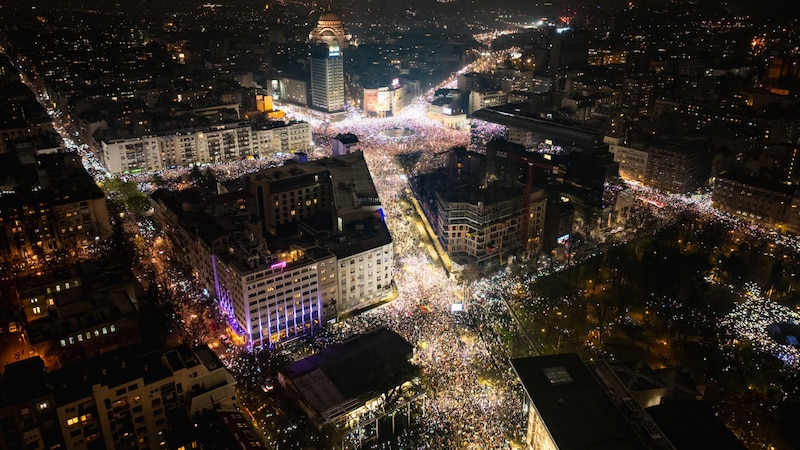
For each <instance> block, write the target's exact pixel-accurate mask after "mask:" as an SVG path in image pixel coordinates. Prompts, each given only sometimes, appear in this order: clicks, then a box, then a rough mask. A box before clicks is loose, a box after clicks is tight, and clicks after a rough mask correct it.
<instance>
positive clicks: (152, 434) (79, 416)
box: [49, 346, 236, 450]
mask: <svg viewBox="0 0 800 450" xmlns="http://www.w3.org/2000/svg"><path fill="white" fill-rule="evenodd" d="M87 366H88V367H67V368H65V369H61V370H58V371H55V372H52V373H50V374H49V378H50V380H51V382H52V383H53V386H54V394H55V397H56V402H57V409H56V410H57V414H58V423H60V425H61V429H62V432H63V435H64V442H65V444H66V448H67V449H70V450H84V449H85V450H90V449H93V448H167V445H166V440H167V435H168V434H169V429H170V427H171V426H174V425H175V424H174V423H170V419H171V418H174V417H175V416H176V415H180V416H183V417H193V416H195V415H196V414H199V413H201V412H203V411H208V410H213V409H215V408H220V407H222V408H226V409H233V408H234V407H235V405H236V391H235V384H236V381H235V380H234V379H233V376H232V375H231V374H230V373H229V372H228V371H227V370H226V369H225V367H224V366H223V365H222V363H221V362H220V360H219V359H218V358H217V356H216V355H215V354H214V353H213V352H212V351H211V350H210V349H209V348H208V347H205V346H203V347H198V348H196V349H194V350H190V349H188V348H187V347H177V348H173V349H170V350H167V351H165V352H156V353H150V354H145V355H141V356H137V357H133V358H132V357H129V356H128V357H125V356H121V357H119V358H117V359H116V360H115V361H109V360H105V359H101V360H100V361H96V362H95V361H92V362H90V363H89V365H87ZM77 370H81V372H82V373H80V374H76V371H77ZM76 375H77V377H76ZM173 420H174V419H173Z"/></svg>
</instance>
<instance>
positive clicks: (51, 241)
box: [0, 150, 111, 264]
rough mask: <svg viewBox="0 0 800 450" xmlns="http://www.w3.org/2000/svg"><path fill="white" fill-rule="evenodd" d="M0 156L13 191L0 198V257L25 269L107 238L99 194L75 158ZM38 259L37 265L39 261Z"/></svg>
mask: <svg viewBox="0 0 800 450" xmlns="http://www.w3.org/2000/svg"><path fill="white" fill-rule="evenodd" d="M32 151H33V150H30V151H29V152H22V153H6V154H2V155H0V161H1V162H0V166H3V167H5V169H3V170H4V171H6V172H8V173H7V175H8V177H9V178H8V179H13V180H16V181H15V182H14V183H15V186H13V187H11V188H10V189H9V190H7V191H5V192H3V193H0V257H2V258H4V259H7V260H10V261H14V262H22V261H25V262H26V264H27V263H29V262H31V261H33V260H38V261H44V260H46V259H49V258H51V257H52V255H53V254H55V253H56V252H67V253H69V252H72V253H79V252H83V251H85V250H87V249H88V248H90V247H93V246H95V245H97V244H98V243H99V242H100V241H101V240H102V239H105V238H106V237H108V236H109V235H110V234H111V223H110V221H109V217H108V210H107V208H106V199H105V194H104V193H103V191H101V190H100V188H99V187H97V185H96V184H95V183H94V180H93V179H92V177H91V176H90V175H89V174H88V173H87V172H86V170H85V169H84V168H83V165H82V164H81V161H80V157H79V156H77V155H76V154H64V153H55V154H42V155H38V156H34V155H33V153H32ZM40 258H41V259H40Z"/></svg>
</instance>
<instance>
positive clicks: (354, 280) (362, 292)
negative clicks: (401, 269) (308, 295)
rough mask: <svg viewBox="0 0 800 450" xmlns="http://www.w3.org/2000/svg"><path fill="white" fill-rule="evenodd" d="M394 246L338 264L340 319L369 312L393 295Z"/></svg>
mask: <svg viewBox="0 0 800 450" xmlns="http://www.w3.org/2000/svg"><path fill="white" fill-rule="evenodd" d="M393 257H394V251H393V246H392V242H391V241H389V243H387V244H384V245H381V246H379V247H374V248H370V249H368V250H366V251H362V252H358V253H354V254H352V255H347V256H345V255H341V256H339V258H338V260H337V271H338V278H339V295H338V297H337V298H338V299H339V302H338V304H337V307H338V313H339V315H342V314H350V313H354V312H357V311H359V310H361V309H365V308H368V307H370V306H373V305H375V304H377V303H380V302H381V301H382V300H384V299H386V298H387V297H388V296H389V295H390V294H391V293H392V279H393V264H392V262H393Z"/></svg>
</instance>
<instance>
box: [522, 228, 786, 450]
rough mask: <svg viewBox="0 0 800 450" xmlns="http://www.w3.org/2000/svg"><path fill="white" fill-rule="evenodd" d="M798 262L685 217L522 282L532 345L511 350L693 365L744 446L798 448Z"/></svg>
mask: <svg viewBox="0 0 800 450" xmlns="http://www.w3.org/2000/svg"><path fill="white" fill-rule="evenodd" d="M797 262H798V261H797V255H796V254H794V253H793V252H790V251H788V250H785V249H783V248H781V247H780V246H777V245H776V244H774V243H773V242H771V241H769V240H766V239H760V238H757V237H754V236H753V235H748V234H743V232H742V230H735V229H733V228H729V227H728V226H726V224H724V223H721V222H717V221H708V220H701V219H699V218H697V217H686V218H684V220H678V221H675V222H674V224H673V225H670V226H668V227H667V228H664V229H662V230H661V231H660V232H658V233H656V234H654V235H646V236H644V237H640V238H637V239H635V240H633V241H631V242H628V243H625V244H622V245H617V246H613V247H610V248H608V249H606V251H604V252H603V253H602V254H600V255H598V256H595V257H593V258H592V259H589V260H587V261H584V262H582V263H581V264H579V265H576V266H573V267H570V268H567V269H566V270H563V271H561V272H558V273H556V274H553V275H550V276H547V277H543V278H537V279H536V280H535V281H533V282H531V283H530V284H527V285H525V284H521V285H519V287H518V288H517V292H514V293H510V294H507V295H508V297H510V298H507V301H508V304H509V307H510V308H511V309H512V314H513V315H515V316H516V318H517V323H518V324H519V325H520V326H521V327H522V328H523V332H524V333H523V334H524V335H526V338H527V339H526V341H527V343H526V345H522V344H521V342H520V341H521V339H515V338H514V337H512V336H511V335H509V336H507V341H506V342H507V345H508V347H509V348H511V349H512V350H511V352H512V354H515V355H516V356H523V355H524V354H525V353H529V351H528V350H527V349H528V348H530V347H531V345H530V344H529V343H532V347H533V348H534V349H535V350H536V351H537V352H539V353H545V354H546V353H557V352H562V353H563V352H577V353H578V354H580V355H581V356H582V357H583V358H585V359H587V360H588V359H590V358H595V359H596V358H610V359H614V360H634V359H635V360H642V361H644V362H646V363H647V364H648V365H649V366H650V367H652V368H661V367H685V368H688V369H689V370H690V371H691V372H692V373H693V374H694V375H695V377H696V378H697V380H698V381H699V382H700V383H701V384H704V385H705V386H706V400H707V401H708V402H709V403H711V404H712V406H714V407H715V409H716V410H717V411H718V412H719V416H720V418H721V419H722V420H723V421H724V422H725V423H726V424H727V425H728V426H729V427H731V428H732V429H734V431H736V433H737V434H738V435H739V436H740V437H741V438H742V440H743V441H744V442H745V443H746V444H747V445H748V447H754V446H758V445H759V441H761V440H762V439H763V438H764V437H768V438H769V439H770V441H771V442H784V443H786V444H787V445H789V443H791V442H800V439H799V438H800V436H798V434H797V433H798V432H797V431H794V430H795V428H796V427H794V426H793V425H792V424H791V423H790V422H789V421H790V420H791V419H790V418H791V417H797V414H798V413H800V408H798V406H797V405H798V403H799V402H798V400H797V399H798V397H797V395H798V385H799V384H800V383H798V377H797V373H798V367H799V364H800V358H798V355H799V353H798V346H797V336H795V335H794V334H795V333H794V331H798V330H800V327H799V326H798V317H799V316H798V314H797V312H798V305H800V295H798V294H797V292H796V291H795V290H794V288H795V286H794V277H795V273H794V271H795V270H796V268H797V267H798V264H797ZM519 275H521V274H519ZM518 279H524V276H520V277H519V278H518ZM745 405H746V406H745ZM751 405H752V406H751ZM787 448H788V447H787Z"/></svg>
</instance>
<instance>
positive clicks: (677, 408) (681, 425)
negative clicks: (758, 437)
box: [645, 400, 747, 450]
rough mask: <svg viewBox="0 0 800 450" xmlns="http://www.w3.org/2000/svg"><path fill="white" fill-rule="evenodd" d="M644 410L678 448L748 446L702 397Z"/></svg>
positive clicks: (739, 449) (734, 449)
mask: <svg viewBox="0 0 800 450" xmlns="http://www.w3.org/2000/svg"><path fill="white" fill-rule="evenodd" d="M645 411H647V414H649V415H650V417H652V418H653V420H654V421H655V422H656V424H657V425H658V427H659V428H660V429H661V430H662V431H664V434H666V435H667V438H668V439H669V440H670V442H672V444H673V445H674V446H675V448H676V449H677V450H690V449H691V450H695V449H704V448H724V449H726V450H744V449H745V448H747V447H745V446H744V444H742V442H741V441H740V440H739V439H738V438H737V437H736V435H734V434H733V432H732V431H731V430H730V429H728V428H727V427H726V426H725V425H724V424H723V423H722V422H721V421H720V420H719V419H718V418H717V416H716V413H715V412H714V410H713V409H711V407H710V406H709V405H708V404H707V403H705V402H704V401H702V400H676V401H671V402H668V403H662V404H660V405H657V406H651V407H650V408H647V409H646V410H645Z"/></svg>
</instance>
